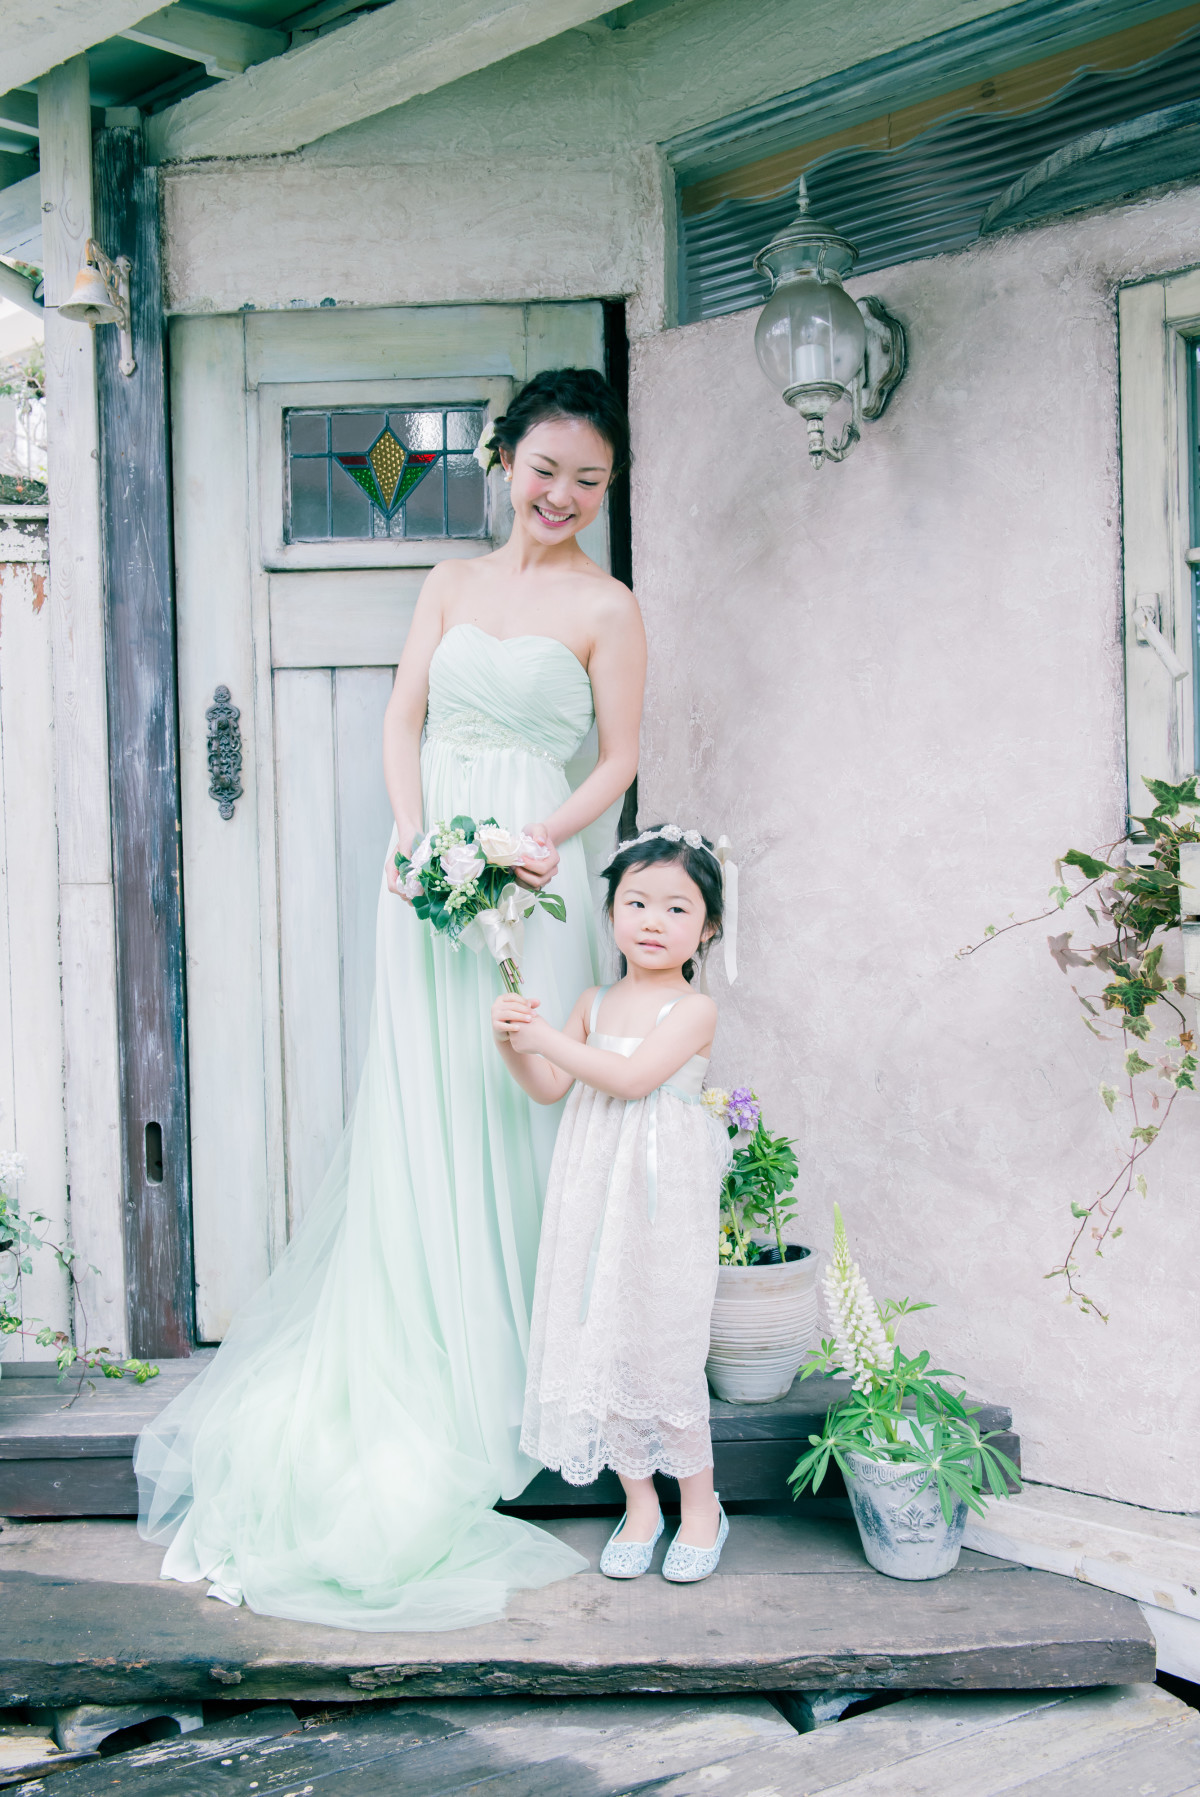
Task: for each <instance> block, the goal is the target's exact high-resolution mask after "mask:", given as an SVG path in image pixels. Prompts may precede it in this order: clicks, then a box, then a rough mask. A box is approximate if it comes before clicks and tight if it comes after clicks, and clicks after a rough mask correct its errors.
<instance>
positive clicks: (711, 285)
mask: <svg viewBox="0 0 1200 1797" xmlns="http://www.w3.org/2000/svg"><path fill="white" fill-rule="evenodd" d="M1085 55H1086V52H1085V51H1083V50H1081V52H1080V60H1081V61H1083V60H1085ZM1197 97H1200V32H1197V33H1195V34H1193V35H1192V36H1191V37H1189V38H1187V39H1185V40H1184V42H1183V43H1181V44H1179V45H1177V46H1176V47H1175V48H1174V49H1173V50H1170V51H1168V52H1167V53H1166V54H1165V55H1164V56H1161V57H1157V58H1155V59H1154V61H1152V62H1148V63H1144V64H1142V65H1141V66H1140V67H1139V68H1137V69H1133V70H1130V71H1129V72H1128V73H1125V74H1119V75H1096V74H1083V75H1080V76H1079V77H1077V79H1076V80H1075V81H1073V82H1071V84H1070V85H1069V86H1068V87H1067V88H1065V89H1064V90H1063V92H1062V93H1061V94H1060V95H1059V96H1058V97H1057V99H1055V100H1054V101H1052V102H1051V104H1050V105H1049V106H1045V107H1043V108H1042V109H1041V110H1040V111H1039V112H1034V113H1024V114H1021V115H1019V116H1016V117H1012V116H1010V117H994V116H993V117H980V116H978V115H975V116H969V117H958V118H954V119H948V120H945V121H944V122H943V123H941V124H939V125H936V126H935V127H934V128H933V129H932V130H930V131H928V132H926V133H925V135H924V136H923V137H920V138H917V139H916V140H915V141H914V142H912V143H910V144H908V145H907V146H906V147H905V148H904V149H902V150H897V151H894V152H893V153H892V154H890V155H888V154H882V153H880V152H878V151H871V150H848V151H840V152H838V153H837V154H836V155H833V156H830V157H827V158H826V159H825V160H824V161H823V162H819V163H815V164H814V165H813V167H812V168H811V169H810V170H809V171H808V174H807V179H808V188H809V193H810V194H811V196H812V201H813V210H814V212H816V213H817V215H818V216H819V217H821V218H824V219H828V220H829V221H830V223H831V224H834V225H836V227H837V229H838V230H839V231H841V232H843V233H844V235H845V236H847V237H848V238H849V239H850V241H851V242H852V243H855V244H857V246H858V248H859V250H860V252H861V255H860V259H859V262H858V264H857V267H856V269H855V273H856V274H865V273H868V272H869V271H870V270H871V269H873V268H888V267H890V266H891V265H892V264H894V263H897V262H907V261H912V260H914V259H915V258H917V257H919V256H935V255H939V254H941V253H943V252H944V251H947V250H957V249H963V248H965V246H966V245H967V244H970V243H974V241H975V239H976V238H977V237H978V235H979V225H980V221H981V219H982V218H983V215H984V213H985V212H986V211H987V208H988V207H989V206H990V205H991V203H992V201H993V200H994V199H995V198H996V197H997V196H998V195H999V194H1000V193H1002V192H1003V191H1004V189H1005V188H1006V187H1008V186H1009V185H1010V183H1011V182H1013V181H1015V180H1016V179H1017V178H1018V177H1019V176H1020V175H1023V174H1024V173H1025V172H1026V171H1027V170H1028V169H1030V168H1032V167H1033V166H1034V164H1035V163H1038V162H1040V161H1041V160H1042V158H1043V157H1044V156H1048V155H1050V154H1051V152H1052V151H1054V150H1057V149H1060V148H1061V147H1062V145H1063V144H1067V143H1070V142H1071V141H1072V140H1073V139H1075V138H1077V137H1080V136H1082V134H1083V133H1084V132H1086V131H1093V130H1096V129H1097V128H1098V127H1101V126H1105V125H1114V124H1119V123H1120V122H1122V121H1123V120H1125V119H1131V118H1137V117H1139V116H1140V115H1141V114H1142V113H1145V112H1152V111H1157V110H1158V109H1159V108H1160V107H1163V106H1170V105H1172V104H1173V103H1174V102H1176V101H1179V100H1190V99H1195V98H1197ZM794 212H795V194H794V189H793V188H792V187H791V186H789V187H788V189H787V190H786V191H785V192H784V193H782V194H780V195H778V196H776V197H775V198H773V199H768V200H757V201H740V200H727V201H724V202H722V204H721V205H719V206H716V207H714V208H713V210H712V211H711V212H707V213H704V214H702V215H700V216H698V217H693V218H682V219H681V221H680V244H681V256H682V264H683V266H682V271H681V273H682V280H681V289H682V295H683V301H684V304H683V316H684V322H685V323H687V322H692V321H694V320H696V319H700V318H715V317H718V316H720V314H722V313H725V312H737V311H741V310H743V309H744V308H746V307H748V306H757V305H761V304H762V302H763V300H764V299H765V297H766V294H767V287H766V284H765V283H764V282H763V281H762V280H761V279H760V277H759V276H758V275H756V274H755V273H754V270H753V268H752V267H751V262H752V259H753V257H754V256H755V254H756V253H757V251H759V250H760V249H761V248H762V247H763V245H764V244H765V243H767V242H768V241H769V239H770V238H771V237H773V236H774V234H775V232H776V231H778V230H779V229H780V227H781V226H782V225H783V224H785V223H786V222H787V220H788V219H789V218H791V216H792V214H793V213H794Z"/></svg>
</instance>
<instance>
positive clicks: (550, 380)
mask: <svg viewBox="0 0 1200 1797" xmlns="http://www.w3.org/2000/svg"><path fill="white" fill-rule="evenodd" d="M547 418H581V419H583V421H584V423H585V424H590V425H591V427H592V429H593V430H594V431H595V432H596V433H597V434H598V435H599V436H601V437H603V438H604V441H605V442H606V443H607V444H608V447H609V448H610V449H611V450H612V458H613V467H612V471H613V473H614V474H620V472H621V470H622V469H623V468H628V466H629V463H630V460H631V457H630V452H629V418H628V416H627V415H626V411H625V407H624V406H623V405H622V404H621V402H620V400H619V399H618V398H617V396H616V393H615V392H614V391H613V389H612V388H611V387H610V386H609V384H608V382H607V381H606V380H605V378H604V376H603V375H602V374H597V372H596V370H595V369H594V368H547V369H545V370H544V371H543V372H542V373H541V374H535V375H534V377H533V379H532V380H531V381H527V382H526V383H525V385H524V386H523V387H522V388H521V391H520V392H519V393H518V394H517V396H516V398H515V399H514V400H513V402H512V404H511V405H510V406H509V408H508V410H507V412H505V413H504V415H503V417H502V418H497V419H495V420H494V422H493V424H492V454H491V460H490V461H489V462H488V470H489V472H490V471H491V470H492V469H493V468H495V467H497V466H498V464H499V461H500V450H501V449H502V448H503V449H504V450H505V452H506V453H507V455H508V459H509V461H510V462H511V461H512V458H513V456H514V455H515V453H516V448H517V444H518V443H519V442H520V441H521V438H522V437H526V436H528V434H529V432H530V431H531V430H532V429H533V427H534V425H535V424H542V423H544V422H545V420H546V419H547Z"/></svg>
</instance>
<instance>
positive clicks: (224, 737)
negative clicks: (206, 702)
mask: <svg viewBox="0 0 1200 1797" xmlns="http://www.w3.org/2000/svg"><path fill="white" fill-rule="evenodd" d="M204 715H205V717H206V718H207V719H208V796H209V798H210V799H215V800H216V801H217V810H218V811H219V812H220V813H221V816H222V817H223V818H225V819H226V821H228V820H229V819H230V818H231V817H232V816H233V806H234V801H235V800H236V799H240V798H241V796H242V732H241V729H240V728H239V725H238V719H239V718H240V717H241V715H242V714H241V712H240V711H239V710H238V708H237V706H236V705H231V704H230V700H229V688H228V687H227V686H219V687H217V689H216V691H215V692H214V693H213V702H212V704H211V705H210V706H209V708H208V710H207V711H206V712H205V714H204Z"/></svg>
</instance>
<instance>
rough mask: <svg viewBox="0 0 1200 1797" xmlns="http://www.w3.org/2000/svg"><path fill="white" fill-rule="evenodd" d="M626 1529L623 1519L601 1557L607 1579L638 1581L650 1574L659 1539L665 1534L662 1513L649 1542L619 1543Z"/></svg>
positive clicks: (601, 1568) (602, 1567) (601, 1567)
mask: <svg viewBox="0 0 1200 1797" xmlns="http://www.w3.org/2000/svg"><path fill="white" fill-rule="evenodd" d="M624 1527H625V1518H624V1517H622V1518H621V1520H620V1522H619V1523H618V1524H617V1526H616V1528H615V1529H614V1530H613V1532H612V1534H611V1535H610V1536H609V1538H608V1543H607V1545H606V1547H605V1549H604V1552H603V1553H602V1554H601V1556H600V1570H601V1572H602V1573H603V1574H604V1576H605V1578H608V1579H636V1578H639V1577H640V1576H641V1574H642V1573H644V1572H649V1570H650V1562H651V1560H653V1558H654V1550H655V1548H656V1547H657V1546H658V1538H659V1536H660V1535H661V1534H662V1532H663V1519H662V1511H661V1510H660V1511H659V1513H658V1527H657V1528H656V1529H655V1531H654V1533H653V1535H652V1536H651V1537H650V1539H649V1541H618V1540H617V1536H618V1535H619V1534H620V1533H621V1530H622V1529H623V1528H624Z"/></svg>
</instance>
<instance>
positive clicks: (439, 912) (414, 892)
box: [396, 816, 567, 992]
mask: <svg viewBox="0 0 1200 1797" xmlns="http://www.w3.org/2000/svg"><path fill="white" fill-rule="evenodd" d="M541 854H542V850H541V845H540V844H539V843H537V842H535V841H534V840H533V839H532V838H531V837H528V836H524V835H517V836H514V835H512V833H511V832H510V831H508V830H504V829H502V828H501V827H500V825H499V824H498V823H497V822H496V820H495V818H494V817H485V818H483V819H482V820H481V821H480V822H479V823H476V821H475V819H474V818H471V817H463V816H460V817H452V818H451V819H450V822H449V823H438V824H435V825H434V827H433V829H432V830H430V831H429V832H428V834H427V835H425V836H423V837H422V838H421V840H420V841H419V842H418V843H416V844H414V846H413V852H412V854H411V855H402V854H400V853H399V851H397V854H396V868H397V871H398V873H399V874H400V875H401V890H402V892H403V893H404V896H405V897H406V898H408V899H411V901H412V906H413V910H414V911H415V912H416V914H417V916H418V917H419V918H421V919H422V921H423V922H426V923H428V924H430V925H431V926H432V927H433V929H435V930H437V931H438V932H439V933H440V934H442V935H444V936H448V937H449V939H450V942H451V945H452V946H454V947H457V945H458V943H459V942H460V941H461V940H463V939H464V938H465V939H466V940H467V941H468V942H469V943H470V944H471V946H473V947H476V948H485V947H486V948H487V950H488V952H489V953H490V954H491V955H492V957H493V959H494V960H495V961H496V962H497V964H498V965H499V968H500V972H501V974H502V975H503V978H504V983H505V985H506V986H507V987H508V989H509V991H510V992H519V991H520V989H521V976H520V954H521V944H522V937H523V929H524V922H525V919H526V918H527V917H528V916H529V914H530V912H531V911H533V910H534V909H535V908H537V907H539V906H540V907H541V909H542V910H543V911H547V912H549V914H550V916H551V917H553V918H555V919H557V921H558V922H559V923H563V922H564V921H565V919H566V915H567V907H566V904H565V903H564V901H563V900H562V898H560V896H559V895H558V893H556V892H532V891H530V890H529V888H528V887H521V886H518V884H517V882H516V880H515V879H514V878H513V869H514V867H516V866H517V864H518V863H520V862H523V861H524V860H526V859H533V860H536V859H538V858H539V857H540V856H541Z"/></svg>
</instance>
